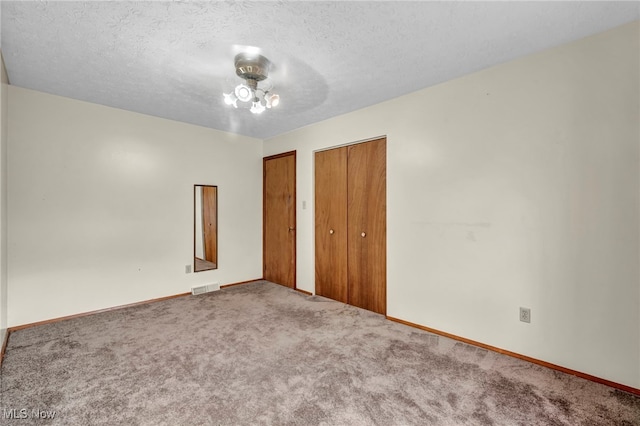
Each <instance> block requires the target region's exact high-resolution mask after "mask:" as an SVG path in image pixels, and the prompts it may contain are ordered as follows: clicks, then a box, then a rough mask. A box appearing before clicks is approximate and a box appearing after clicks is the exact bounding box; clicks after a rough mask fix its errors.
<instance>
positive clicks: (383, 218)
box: [347, 139, 387, 314]
mask: <svg viewBox="0 0 640 426" xmlns="http://www.w3.org/2000/svg"><path fill="white" fill-rule="evenodd" d="M386 152H387V142H386V139H378V140H375V141H371V142H365V143H361V144H356V145H351V146H349V147H348V148H347V162H348V171H347V175H348V178H347V181H348V184H347V188H348V190H347V200H348V204H347V212H348V213H347V217H348V219H347V221H348V237H347V245H348V249H347V250H348V254H347V257H348V281H349V304H351V305H354V306H358V307H360V308H364V309H368V310H370V311H373V312H377V313H380V314H386V311H387V294H386V293H387V290H386V289H387V283H386V279H387V189H386V188H387V183H386V181H387V177H386V169H387V166H386V163H387V160H386V158H387V153H386Z"/></svg>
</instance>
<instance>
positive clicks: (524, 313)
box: [520, 307, 531, 322]
mask: <svg viewBox="0 0 640 426" xmlns="http://www.w3.org/2000/svg"><path fill="white" fill-rule="evenodd" d="M520 321H522V322H531V309H529V308H522V307H521V308H520Z"/></svg>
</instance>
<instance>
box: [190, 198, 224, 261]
mask: <svg viewBox="0 0 640 426" xmlns="http://www.w3.org/2000/svg"><path fill="white" fill-rule="evenodd" d="M193 199H194V202H193V205H194V209H193V210H194V255H193V265H194V266H193V272H202V271H209V270H211V269H218V187H217V186H213V185H194V186H193Z"/></svg>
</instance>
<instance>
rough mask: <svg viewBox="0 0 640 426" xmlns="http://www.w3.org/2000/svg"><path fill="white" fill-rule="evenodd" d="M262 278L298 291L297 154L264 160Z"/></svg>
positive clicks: (291, 153) (293, 152)
mask: <svg viewBox="0 0 640 426" xmlns="http://www.w3.org/2000/svg"><path fill="white" fill-rule="evenodd" d="M263 171H264V175H263V244H262V248H263V268H264V269H263V276H264V279H265V280H267V281H271V282H274V283H277V284H282V285H284V286H287V287H291V288H295V287H296V153H295V151H292V152H287V153H284V154H278V155H274V156H271V157H265V158H264V159H263Z"/></svg>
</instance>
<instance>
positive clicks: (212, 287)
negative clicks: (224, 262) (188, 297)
mask: <svg viewBox="0 0 640 426" xmlns="http://www.w3.org/2000/svg"><path fill="white" fill-rule="evenodd" d="M218 290H220V284H218V283H213V284H207V285H200V286H197V287H191V294H193V295H194V296H197V295H198V294H202V293H209V292H210V291H218Z"/></svg>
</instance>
